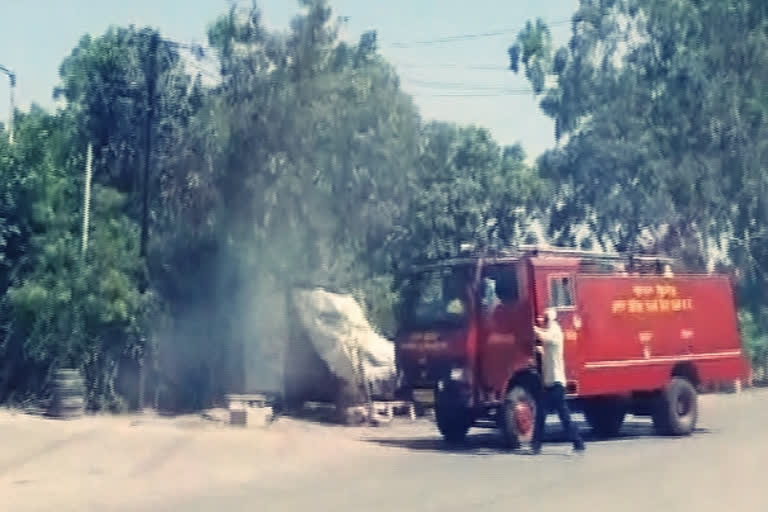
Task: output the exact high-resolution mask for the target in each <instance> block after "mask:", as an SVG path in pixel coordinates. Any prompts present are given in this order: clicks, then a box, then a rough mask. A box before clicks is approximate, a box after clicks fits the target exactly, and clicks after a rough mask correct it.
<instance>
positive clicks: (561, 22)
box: [390, 19, 571, 48]
mask: <svg viewBox="0 0 768 512" xmlns="http://www.w3.org/2000/svg"><path fill="white" fill-rule="evenodd" d="M566 23H571V20H570V19H566V20H555V21H552V22H550V23H547V26H550V27H555V26H558V25H564V24H566ZM519 31H520V27H516V28H505V29H501V30H494V31H491V32H479V33H475V34H459V35H453V36H444V37H439V38H436V39H427V40H423V41H411V42H396V43H392V44H390V46H392V47H394V48H412V47H415V46H428V45H434V44H443V43H455V42H460V41H468V40H472V39H484V38H488V37H498V36H502V35H507V34H513V33H516V32H519Z"/></svg>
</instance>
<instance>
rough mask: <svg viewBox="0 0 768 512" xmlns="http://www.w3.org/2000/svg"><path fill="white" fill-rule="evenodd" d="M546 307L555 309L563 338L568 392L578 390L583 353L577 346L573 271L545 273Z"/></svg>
mask: <svg viewBox="0 0 768 512" xmlns="http://www.w3.org/2000/svg"><path fill="white" fill-rule="evenodd" d="M546 283H547V287H546V288H547V300H546V304H547V307H551V308H555V309H556V310H557V321H558V322H559V323H560V326H561V327H562V329H563V335H564V338H565V346H564V354H565V376H566V379H567V381H568V382H567V383H566V389H567V391H568V393H576V392H577V391H578V381H579V372H580V369H581V367H582V365H583V354H582V350H581V349H580V346H579V329H580V328H581V325H580V318H579V312H578V304H577V303H576V290H575V274H574V273H573V272H551V273H548V274H546Z"/></svg>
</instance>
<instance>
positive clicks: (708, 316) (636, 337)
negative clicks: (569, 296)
mask: <svg viewBox="0 0 768 512" xmlns="http://www.w3.org/2000/svg"><path fill="white" fill-rule="evenodd" d="M576 296H577V303H578V310H579V315H580V317H581V321H582V327H581V329H580V330H579V333H578V344H579V349H580V352H581V355H582V357H583V366H582V368H581V372H580V382H579V394H580V395H595V394H601V393H617V392H629V391H633V390H653V389H658V388H660V387H662V386H663V385H664V383H665V382H666V381H667V380H668V379H669V376H670V374H671V372H672V369H673V368H674V367H675V366H676V365H678V364H680V363H686V364H689V365H692V367H693V368H695V371H696V373H697V376H698V378H699V380H700V381H702V382H705V381H715V380H730V379H736V378H743V377H744V376H745V372H746V365H745V364H744V359H743V356H742V351H741V341H740V338H739V334H738V327H737V318H736V311H735V306H734V302H733V296H732V293H731V287H730V283H729V281H728V280H727V278H724V277H722V276H679V277H662V276H623V277H616V276H589V275H582V276H579V277H577V280H576Z"/></svg>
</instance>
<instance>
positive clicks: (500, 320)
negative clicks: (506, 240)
mask: <svg viewBox="0 0 768 512" xmlns="http://www.w3.org/2000/svg"><path fill="white" fill-rule="evenodd" d="M524 282H525V280H524V275H523V274H522V272H521V271H520V266H519V265H518V264H516V263H514V264H513V263H507V264H499V265H492V266H488V267H485V268H484V269H483V273H482V277H481V282H480V287H479V291H480V300H479V303H480V315H481V317H482V318H481V322H480V325H481V332H480V339H479V341H480V343H479V348H480V350H479V365H480V370H481V373H482V383H483V388H484V391H486V392H493V393H497V394H499V395H500V394H501V393H502V392H503V391H504V389H505V387H506V384H507V381H508V379H509V378H510V377H511V376H512V375H513V374H514V373H515V372H516V371H518V370H520V369H521V368H523V367H527V366H528V365H530V363H531V358H532V357H533V326H532V323H531V320H532V318H533V307H532V303H531V300H530V297H528V295H527V294H526V293H525V286H524V284H523V283H524Z"/></svg>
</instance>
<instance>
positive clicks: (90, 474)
mask: <svg viewBox="0 0 768 512" xmlns="http://www.w3.org/2000/svg"><path fill="white" fill-rule="evenodd" d="M699 425H700V428H699V431H698V432H696V433H695V435H693V436H691V437H689V438H683V439H667V438H659V437H655V436H653V434H652V429H651V425H650V422H648V421H647V420H645V419H632V418H630V420H629V422H628V423H627V425H626V426H625V428H624V430H623V432H622V436H621V437H620V438H619V439H615V440H611V441H602V442H592V443H589V445H588V449H587V452H586V454H584V455H579V454H573V453H572V452H571V449H570V447H569V446H568V444H567V443H563V442H561V440H560V439H558V438H559V434H558V427H557V424H553V425H552V427H551V432H552V436H551V437H552V441H553V442H552V443H549V444H546V445H545V447H544V450H543V453H542V455H540V456H538V457H534V456H530V455H525V454H515V453H507V452H505V451H504V450H502V449H501V446H500V444H499V441H498V437H497V436H496V435H495V434H494V433H493V432H490V431H488V432H484V431H478V432H477V433H473V434H471V437H470V440H469V443H468V445H467V446H466V447H464V448H462V449H447V448H446V447H445V446H444V445H443V444H442V443H441V442H440V440H439V439H438V438H437V436H436V435H435V432H434V427H433V426H432V425H431V424H429V423H428V422H426V421H419V422H416V423H408V422H402V423H399V424H395V425H392V426H390V427H386V428H379V429H349V428H347V429H345V428H340V427H328V426H322V425H315V424H307V423H300V422H296V421H290V420H285V421H284V420H280V421H278V422H277V423H275V424H274V425H272V426H270V427H268V428H260V427H253V428H249V429H246V430H239V431H238V430H233V429H231V428H229V427H226V426H223V425H216V424H212V423H211V422H203V421H202V420H199V419H193V418H180V419H175V420H172V421H171V420H152V419H147V420H143V421H142V422H136V421H135V419H131V418H88V419H83V420H77V421H71V422H55V421H46V420H42V419H39V418H32V417H28V416H23V415H15V416H12V415H10V414H7V413H3V414H0V439H2V446H3V448H2V450H0V509H2V510H13V511H26V510H56V511H62V510H73V511H74V510H77V511H83V510H120V511H123V510H125V511H127V510H158V511H165V510H167V511H171V510H182V511H224V510H227V511H234V510H249V511H250V510H267V511H276V512H277V511H298V510H301V511H304V510H307V511H310V510H311V511H312V512H320V511H334V512H344V511H352V510H354V511H392V510H402V511H410V510H414V511H441V512H443V511H462V512H465V511H467V510H470V509H474V510H481V511H483V512H489V511H496V510H498V511H502V510H503V511H508V510H515V509H521V508H524V509H526V510H536V511H549V510H553V511H554V510H557V511H559V512H561V511H562V512H565V511H567V512H571V511H574V512H576V511H587V510H589V511H594V510H598V509H600V508H603V507H606V506H611V507H613V510H617V511H636V510H637V511H639V510H643V511H649V510H653V511H664V512H669V511H689V510H695V511H697V512H704V511H710V510H711V511H718V512H722V511H723V510H724V509H726V508H727V509H735V508H737V507H738V508H740V509H742V510H755V511H758V510H765V507H766V501H768V427H767V426H768V391H765V390H757V391H748V392H744V393H742V394H740V395H709V396H704V397H702V401H701V420H700V423H699Z"/></svg>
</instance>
